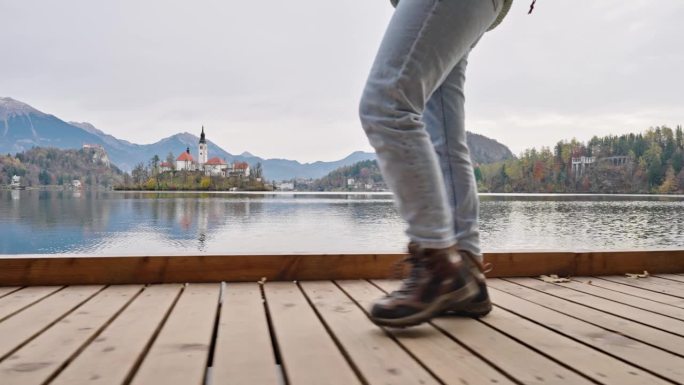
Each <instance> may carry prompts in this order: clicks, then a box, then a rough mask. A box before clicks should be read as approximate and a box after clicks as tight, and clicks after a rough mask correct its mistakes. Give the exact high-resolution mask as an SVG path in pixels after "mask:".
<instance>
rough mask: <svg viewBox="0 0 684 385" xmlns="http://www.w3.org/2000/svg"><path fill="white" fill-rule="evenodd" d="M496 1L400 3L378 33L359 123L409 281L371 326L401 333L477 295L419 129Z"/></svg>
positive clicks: (432, 154) (382, 305)
mask: <svg viewBox="0 0 684 385" xmlns="http://www.w3.org/2000/svg"><path fill="white" fill-rule="evenodd" d="M500 6H501V4H500V2H499V1H498V0H492V1H483V0H441V1H440V0H429V1H425V0H402V1H401V2H400V3H399V6H398V7H397V10H396V12H395V14H394V17H393V18H392V20H391V21H390V25H389V27H388V29H387V32H386V33H385V37H384V39H383V42H382V44H381V46H380V49H379V52H378V55H377V57H376V60H375V63H374V65H373V68H372V70H371V74H370V76H369V79H368V82H367V84H366V88H365V90H364V95H363V98H362V102H361V108H360V116H361V121H362V125H363V128H364V130H365V131H366V134H367V135H368V138H369V140H370V143H371V144H372V145H373V147H375V150H376V152H377V155H378V164H379V166H380V169H381V171H382V173H383V177H384V178H385V181H386V182H387V184H388V186H389V187H390V188H391V189H392V191H393V192H394V194H395V198H396V201H397V205H398V208H399V213H400V215H401V216H402V217H403V218H404V219H405V220H406V222H407V223H408V230H407V234H408V236H409V238H410V239H411V245H410V247H409V252H410V255H411V256H410V257H409V261H410V262H411V263H412V265H413V268H412V270H411V274H410V276H409V278H408V279H407V280H406V281H405V282H404V285H403V286H402V287H401V288H400V289H399V290H397V291H396V292H393V293H391V294H390V295H388V296H387V297H385V298H383V299H381V300H379V301H376V303H375V304H374V305H373V307H372V309H371V312H370V316H371V319H372V320H373V321H374V322H376V323H378V324H382V325H393V326H409V325H413V324H417V323H421V322H424V321H426V320H428V319H430V318H432V317H433V316H435V315H437V314H440V313H441V312H442V311H444V310H446V309H448V308H453V307H454V306H459V305H460V304H462V303H465V302H469V301H470V299H472V298H473V297H474V296H475V295H477V293H478V291H477V284H476V282H475V280H473V277H472V274H470V270H469V269H467V268H466V267H464V263H463V262H462V259H461V257H460V255H459V254H458V253H456V252H455V249H453V245H454V244H455V242H456V236H455V232H454V221H453V216H452V213H451V209H450V204H449V200H448V198H447V188H446V187H445V183H444V177H443V175H442V171H441V169H440V166H439V163H438V159H437V153H436V151H435V148H434V147H433V145H432V143H431V140H430V137H429V134H428V133H427V131H426V128H425V124H424V123H423V112H424V110H425V105H426V103H427V100H428V99H429V98H430V96H431V95H432V94H433V92H434V91H435V90H436V89H437V88H438V87H439V86H440V84H442V83H443V82H444V81H445V79H446V78H447V76H448V75H449V74H450V73H451V71H452V70H453V69H454V67H456V66H457V64H458V63H459V62H460V61H461V60H462V59H463V58H464V57H465V56H466V54H467V53H468V51H469V50H470V47H471V46H472V45H473V44H474V43H475V42H476V41H477V40H478V39H479V37H480V36H481V35H482V33H484V31H485V30H486V29H487V28H488V27H489V26H490V25H491V23H492V21H493V20H494V18H495V16H496V13H497V12H498V10H499V8H500Z"/></svg>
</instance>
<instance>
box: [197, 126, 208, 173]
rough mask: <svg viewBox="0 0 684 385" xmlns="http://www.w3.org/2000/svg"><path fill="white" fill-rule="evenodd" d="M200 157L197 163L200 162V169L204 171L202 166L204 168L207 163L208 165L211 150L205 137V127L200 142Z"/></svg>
mask: <svg viewBox="0 0 684 385" xmlns="http://www.w3.org/2000/svg"><path fill="white" fill-rule="evenodd" d="M198 154H199V156H198V158H199V159H197V162H199V168H200V170H201V169H202V166H204V164H205V163H207V159H208V158H209V149H208V148H207V140H206V138H205V137H204V126H202V133H201V134H200V140H199V152H198Z"/></svg>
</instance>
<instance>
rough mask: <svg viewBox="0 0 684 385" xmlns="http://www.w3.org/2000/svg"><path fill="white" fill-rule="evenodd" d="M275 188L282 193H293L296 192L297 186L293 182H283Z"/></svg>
mask: <svg viewBox="0 0 684 385" xmlns="http://www.w3.org/2000/svg"><path fill="white" fill-rule="evenodd" d="M275 187H276V189H278V190H280V191H292V190H294V187H295V186H294V183H293V182H281V183H278V184H277V185H276V186H275Z"/></svg>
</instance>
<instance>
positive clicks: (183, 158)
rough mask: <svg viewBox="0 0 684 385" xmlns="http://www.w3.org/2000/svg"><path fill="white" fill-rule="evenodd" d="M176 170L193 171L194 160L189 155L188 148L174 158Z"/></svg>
mask: <svg viewBox="0 0 684 385" xmlns="http://www.w3.org/2000/svg"><path fill="white" fill-rule="evenodd" d="M176 170H178V171H183V170H187V171H195V159H193V158H192V155H190V147H188V149H187V150H185V152H184V153H182V154H180V156H178V158H176Z"/></svg>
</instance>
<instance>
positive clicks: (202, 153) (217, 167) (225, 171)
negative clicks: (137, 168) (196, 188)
mask: <svg viewBox="0 0 684 385" xmlns="http://www.w3.org/2000/svg"><path fill="white" fill-rule="evenodd" d="M197 152H198V159H197V161H195V158H193V156H192V155H191V154H190V147H188V148H186V150H185V152H183V153H182V154H180V155H179V156H178V158H176V165H175V166H176V170H178V171H199V172H202V173H204V175H206V176H222V177H227V176H244V177H248V176H249V175H250V167H249V164H248V163H247V162H234V163H233V164H232V165H231V164H228V163H227V162H226V161H225V160H223V159H221V158H219V157H213V158H211V159H209V147H208V146H207V138H206V135H205V134H204V126H202V133H201V134H200V140H199V144H198V151H197ZM167 171H172V165H171V164H169V163H167V162H163V163H162V164H161V172H167Z"/></svg>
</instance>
